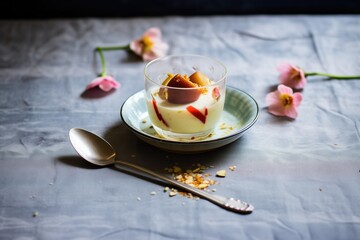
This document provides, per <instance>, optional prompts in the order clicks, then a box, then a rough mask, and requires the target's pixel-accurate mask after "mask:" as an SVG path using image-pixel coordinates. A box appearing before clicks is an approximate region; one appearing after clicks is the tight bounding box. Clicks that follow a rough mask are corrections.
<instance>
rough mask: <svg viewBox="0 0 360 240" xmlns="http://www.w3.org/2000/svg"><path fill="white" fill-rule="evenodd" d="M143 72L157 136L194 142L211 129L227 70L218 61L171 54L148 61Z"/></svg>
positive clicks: (220, 108) (220, 104)
mask: <svg viewBox="0 0 360 240" xmlns="http://www.w3.org/2000/svg"><path fill="white" fill-rule="evenodd" d="M144 75H145V99H146V104H147V109H148V113H149V117H150V120H151V123H152V125H153V127H154V129H155V131H156V132H157V133H158V134H159V135H160V136H161V137H163V138H166V139H170V140H175V141H196V140H201V139H205V138H206V137H208V136H209V135H210V134H211V133H212V132H213V131H214V128H215V126H216V124H217V123H218V121H219V120H220V118H221V113H222V111H223V108H224V102H225V93H226V85H225V83H226V76H227V70H226V67H225V66H224V65H223V64H222V63H221V62H219V61H217V60H216V59H213V58H210V57H205V56H198V55H171V56H167V57H164V58H158V59H155V60H153V61H151V62H149V63H148V64H147V65H146V66H145V71H144ZM195 75H197V76H195Z"/></svg>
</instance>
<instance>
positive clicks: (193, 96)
mask: <svg viewBox="0 0 360 240" xmlns="http://www.w3.org/2000/svg"><path fill="white" fill-rule="evenodd" d="M167 86H169V87H174V88H168V89H167V90H168V91H167V100H168V101H169V102H171V103H177V104H185V103H191V102H194V101H196V100H197V99H198V98H199V97H200V94H201V90H200V89H197V88H196V87H197V85H196V84H194V83H192V82H190V81H189V80H187V79H186V78H185V77H184V76H181V75H180V74H176V75H175V76H174V77H173V78H172V79H171V80H170V81H169V82H168V85H167ZM175 88H179V89H175ZM183 88H194V89H191V90H183Z"/></svg>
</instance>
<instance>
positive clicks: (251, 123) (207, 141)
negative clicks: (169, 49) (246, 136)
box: [120, 86, 260, 145]
mask: <svg viewBox="0 0 360 240" xmlns="http://www.w3.org/2000/svg"><path fill="white" fill-rule="evenodd" d="M226 89H232V90H233V91H237V92H240V93H242V94H245V95H246V96H247V97H248V98H250V99H251V100H252V101H253V103H254V104H255V106H256V114H255V116H254V118H253V119H252V120H251V121H250V122H249V123H248V124H246V125H245V126H243V127H241V128H239V130H237V131H235V132H234V133H231V134H228V135H226V136H223V137H219V138H214V139H208V140H206V139H205V140H199V141H192V142H183V141H174V140H169V139H164V138H158V137H155V136H153V135H150V134H147V133H145V132H143V131H141V130H140V129H138V128H136V127H134V126H133V125H131V124H129V123H128V122H127V121H126V119H125V116H124V115H125V114H124V112H123V109H124V106H125V104H126V103H127V101H128V100H129V99H130V98H132V97H133V96H134V95H135V94H138V93H140V92H143V91H144V90H140V91H138V92H136V93H134V94H133V95H131V96H129V97H128V98H127V99H126V100H125V101H124V103H123V104H122V105H121V108H120V116H121V120H122V122H123V123H125V125H126V126H127V127H128V128H129V129H130V130H132V131H133V132H135V133H138V134H140V135H141V136H142V137H145V138H148V139H150V140H155V141H157V142H161V143H166V144H174V145H194V144H196V145H199V144H209V143H213V142H219V141H224V140H226V139H229V138H233V137H235V136H237V135H240V134H242V133H244V132H245V131H247V130H248V129H249V128H251V127H252V126H253V125H254V124H255V123H256V121H257V120H258V118H259V114H260V109H259V104H258V103H257V101H256V100H255V98H253V97H252V96H251V95H250V94H248V93H247V92H245V91H243V90H240V89H238V88H236V87H232V86H226Z"/></svg>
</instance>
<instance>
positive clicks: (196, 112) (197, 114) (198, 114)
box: [186, 105, 208, 124]
mask: <svg viewBox="0 0 360 240" xmlns="http://www.w3.org/2000/svg"><path fill="white" fill-rule="evenodd" d="M186 110H188V112H189V113H191V114H192V115H193V116H194V117H196V118H197V119H199V120H200V121H201V122H202V123H203V124H205V123H206V116H207V115H208V110H207V108H205V113H204V114H203V113H202V112H200V111H199V109H197V108H195V107H193V106H191V105H190V106H188V107H187V108H186Z"/></svg>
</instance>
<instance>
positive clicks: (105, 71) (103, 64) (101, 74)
mask: <svg viewBox="0 0 360 240" xmlns="http://www.w3.org/2000/svg"><path fill="white" fill-rule="evenodd" d="M96 51H98V52H99V54H100V60H101V68H102V70H101V73H100V77H104V76H106V75H107V70H106V62H105V57H104V54H103V51H102V50H101V49H96Z"/></svg>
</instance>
